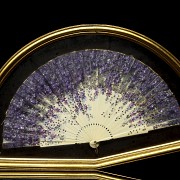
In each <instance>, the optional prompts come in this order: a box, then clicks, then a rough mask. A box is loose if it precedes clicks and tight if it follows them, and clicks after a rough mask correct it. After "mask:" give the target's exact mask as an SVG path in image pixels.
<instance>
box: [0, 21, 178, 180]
mask: <svg viewBox="0 0 180 180" xmlns="http://www.w3.org/2000/svg"><path fill="white" fill-rule="evenodd" d="M87 34H102V35H109V36H115V37H119V38H124V39H127V40H129V41H133V42H135V43H137V44H139V45H141V46H143V47H145V48H147V49H148V50H150V51H151V52H153V53H154V54H155V55H157V56H158V57H160V58H161V59H162V60H163V61H165V62H166V63H167V64H168V65H169V66H170V67H171V68H172V69H173V70H174V71H175V73H176V74H177V75H178V76H179V77H180V61H178V59H177V58H176V57H175V56H174V55H173V54H171V53H170V52H169V51H168V50H166V49H165V48H164V47H162V46H161V45H160V44H158V43H156V42H155V41H153V40H152V39H150V38H148V37H146V36H144V35H142V34H140V33H137V32H134V31H132V30H129V29H125V28H121V27H117V26H111V25H97V24H93V25H89V24H85V25H76V26H71V27H67V28H62V29H59V30H56V31H53V32H50V33H47V34H45V35H43V36H41V37H39V38H37V39H35V40H33V41H32V42H30V43H29V44H27V45H26V46H24V47H22V48H21V49H20V50H19V51H17V52H16V53H15V54H14V55H13V56H12V57H11V58H10V59H9V60H8V61H7V62H6V63H5V64H4V66H3V67H2V68H1V69H0V86H1V85H2V84H3V83H4V81H5V80H6V78H7V77H8V76H9V75H10V73H11V72H12V71H13V69H14V68H15V67H16V66H17V65H18V64H19V63H20V62H21V61H23V59H24V58H25V57H27V56H28V55H29V54H31V53H32V52H34V51H35V50H37V49H39V48H40V47H42V46H44V45H47V44H49V43H51V42H54V41H57V40H61V39H64V38H69V37H74V36H78V35H87ZM179 150H180V140H178V141H174V142H170V143H165V144H160V145H156V146H151V147H147V148H142V149H138V150H135V151H129V152H125V153H120V154H116V155H112V156H108V157H104V158H98V159H34V158H8V157H0V172H1V173H0V177H3V173H2V171H9V172H8V173H5V174H6V176H7V177H8V176H9V177H11V176H14V177H17V176H19V175H21V177H24V175H25V171H30V172H31V171H34V170H36V171H39V172H42V171H44V172H48V171H52V170H53V171H63V172H68V171H81V172H82V171H83V172H87V171H88V172H91V171H95V170H97V169H101V168H105V167H108V166H114V165H116V164H122V163H128V162H131V161H136V160H141V159H144V158H149V157H153V156H157V155H163V154H166V153H171V152H175V151H179ZM19 170H21V171H24V172H23V173H19V174H18V172H17V171H19ZM10 171H11V173H10ZM12 171H14V173H12ZM71 173H73V172H71ZM71 173H70V174H71ZM65 174H66V175H67V173H65ZM70 174H69V175H70ZM34 175H35V176H36V173H35V174H34ZM34 175H33V176H34ZM56 175H57V174H56ZM56 175H55V177H57V176H56ZM50 176H51V174H50V173H49V172H48V174H47V177H50ZM52 176H54V175H52ZM62 176H63V175H62ZM42 177H46V175H45V174H44V175H43V176H42Z"/></svg>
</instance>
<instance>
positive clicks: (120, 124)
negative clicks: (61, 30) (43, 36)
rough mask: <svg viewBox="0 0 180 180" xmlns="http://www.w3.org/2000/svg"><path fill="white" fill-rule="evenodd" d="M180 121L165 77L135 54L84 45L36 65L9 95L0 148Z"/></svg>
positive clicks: (99, 137)
mask: <svg viewBox="0 0 180 180" xmlns="http://www.w3.org/2000/svg"><path fill="white" fill-rule="evenodd" d="M178 124H180V109H179V104H178V102H177V100H176V98H175V96H174V95H173V93H172V92H171V90H170V89H169V87H168V85H167V84H166V83H165V81H164V80H163V79H162V78H161V77H160V76H159V75H158V74H157V73H156V72H154V71H153V70H152V69H151V68H150V67H148V66H147V65H145V64H144V63H142V62H141V61H140V60H138V59H136V58H134V57H133V56H130V55H127V54H123V53H120V52H116V51H111V50H103V49H85V50H79V51H73V52H70V53H67V54H63V55H60V56H57V57H56V58H54V59H51V60H50V61H49V62H47V63H46V64H44V65H42V66H40V67H39V68H38V69H37V70H35V72H33V73H32V74H31V75H30V76H29V77H28V78H27V79H26V80H25V81H24V83H23V84H22V85H21V86H20V87H19V89H18V90H17V92H16V94H15V95H14V97H13V98H12V100H11V102H10V105H9V107H8V110H7V112H6V118H5V120H4V125H3V148H17V147H29V146H40V147H47V146H61V145H70V144H81V143H89V145H90V146H91V147H92V148H97V147H98V145H99V143H100V142H101V141H107V140H111V139H116V138H122V137H126V136H133V135H138V134H143V133H148V132H149V131H151V130H156V129H159V128H165V127H169V126H174V125H178Z"/></svg>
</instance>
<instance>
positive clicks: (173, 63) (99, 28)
mask: <svg viewBox="0 0 180 180" xmlns="http://www.w3.org/2000/svg"><path fill="white" fill-rule="evenodd" d="M87 34H104V35H109V36H116V37H119V38H124V39H127V40H130V41H133V42H135V43H137V44H139V45H141V46H143V47H145V48H147V49H149V50H150V51H152V52H153V53H154V54H156V55H157V56H159V57H160V58H161V59H162V60H163V61H165V62H166V63H167V64H168V65H169V66H170V67H171V68H172V69H173V70H174V71H175V72H176V73H177V75H178V76H180V68H179V67H180V62H179V61H178V59H177V58H176V57H175V56H174V55H173V54H171V53H170V52H169V51H168V50H167V49H165V48H164V47H162V46H161V45H160V44H158V43H157V42H155V41H153V40H152V39H150V38H148V37H146V36H144V35H142V34H140V33H137V32H135V31H132V30H129V29H126V28H122V27H117V26H111V25H97V24H93V25H92V24H91V25H89V24H87V25H86V24H85V25H77V26H71V27H67V28H62V29H59V30H56V31H53V32H50V33H47V34H45V35H43V36H41V37H39V38H37V39H35V40H33V41H31V42H30V43H28V44H27V45H25V46H24V47H22V48H21V49H20V50H19V51H17V52H16V53H15V54H14V55H13V56H12V57H11V58H10V59H9V60H8V61H7V62H6V63H5V64H4V66H3V67H2V68H1V69H0V86H1V85H2V83H3V82H4V81H5V79H6V78H7V76H8V75H9V74H10V72H11V71H12V70H13V69H14V68H15V67H16V66H17V65H18V64H19V63H20V62H21V61H22V60H23V59H24V58H25V57H26V56H28V55H29V54H31V53H32V52H34V51H35V50H37V49H39V48H40V47H42V46H44V45H46V44H49V43H51V42H54V41H56V40H61V39H64V38H69V37H74V36H79V35H87Z"/></svg>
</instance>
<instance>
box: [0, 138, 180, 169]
mask: <svg viewBox="0 0 180 180" xmlns="http://www.w3.org/2000/svg"><path fill="white" fill-rule="evenodd" d="M179 150H180V140H179V141H175V142H171V143H166V144H161V145H157V146H152V147H148V148H142V149H138V150H134V151H130V152H125V153H120V154H116V155H112V156H107V157H104V158H98V159H35V158H0V171H5V170H6V171H8V170H13V171H18V170H21V171H29V170H31V171H32V170H35V169H36V170H37V171H52V170H53V171H93V170H95V169H102V168H105V167H109V166H115V165H117V164H123V163H128V162H132V161H136V160H141V159H145V158H149V157H154V156H158V155H162V154H166V153H169V152H174V151H179Z"/></svg>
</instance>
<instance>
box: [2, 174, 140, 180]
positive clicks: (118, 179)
mask: <svg viewBox="0 0 180 180" xmlns="http://www.w3.org/2000/svg"><path fill="white" fill-rule="evenodd" d="M0 178H3V179H9V178H12V179H24V178H26V179H31V180H33V179H76V180H77V179H88V180H90V179H99V180H105V179H106V180H137V179H135V178H131V177H127V176H121V175H115V174H110V173H104V172H0Z"/></svg>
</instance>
